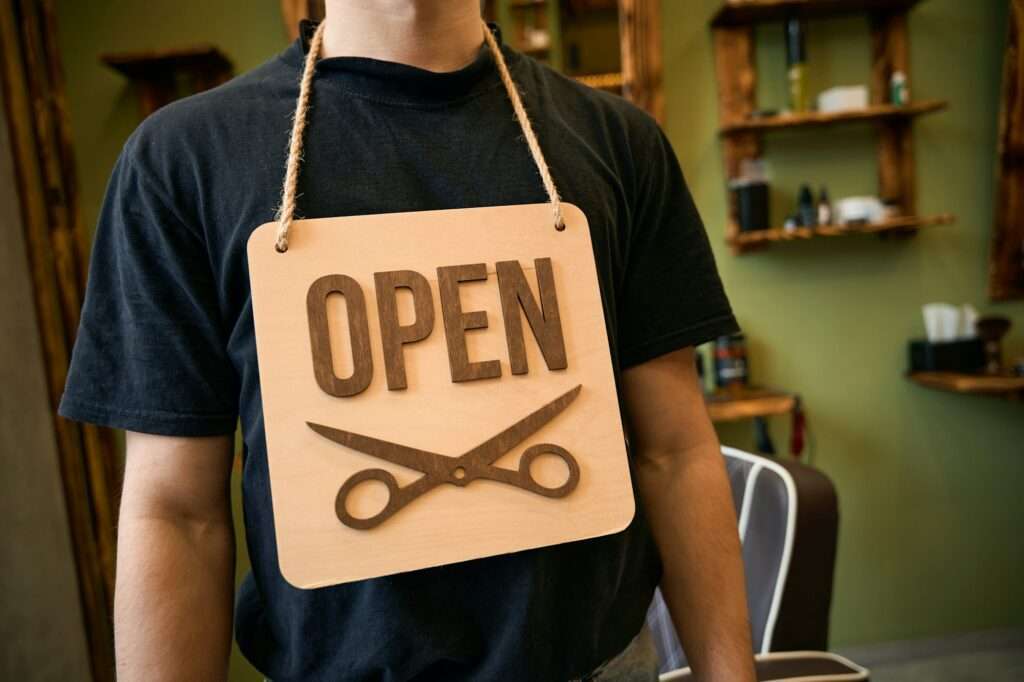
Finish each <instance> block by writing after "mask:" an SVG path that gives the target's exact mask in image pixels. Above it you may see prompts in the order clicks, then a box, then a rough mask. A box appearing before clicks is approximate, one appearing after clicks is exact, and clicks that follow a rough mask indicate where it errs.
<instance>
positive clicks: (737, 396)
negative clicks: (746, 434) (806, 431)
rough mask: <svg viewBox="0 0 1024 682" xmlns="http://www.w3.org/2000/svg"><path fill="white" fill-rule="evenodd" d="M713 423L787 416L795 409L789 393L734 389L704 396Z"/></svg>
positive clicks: (794, 397)
mask: <svg viewBox="0 0 1024 682" xmlns="http://www.w3.org/2000/svg"><path fill="white" fill-rule="evenodd" d="M704 400H705V402H706V403H707V406H708V414H710V415H711V421H713V422H728V421H736V420H739V419H751V418H753V417H769V416H771V415H776V414H788V413H790V412H792V411H793V409H794V408H795V407H796V396H795V395H793V394H791V393H783V392H781V391H773V390H769V389H759V388H734V389H729V390H727V391H716V392H715V393H711V394H709V395H705V396H704Z"/></svg>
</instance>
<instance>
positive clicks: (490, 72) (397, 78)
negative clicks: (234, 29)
mask: <svg viewBox="0 0 1024 682" xmlns="http://www.w3.org/2000/svg"><path fill="white" fill-rule="evenodd" d="M316 26H317V24H316V23H315V22H312V21H308V20H304V21H302V22H301V23H300V24H299V37H298V38H297V39H296V40H295V42H294V43H292V44H291V45H290V46H289V47H288V49H287V50H285V52H284V53H283V54H282V55H281V56H282V58H283V59H284V60H285V61H286V62H287V63H288V64H290V65H292V66H294V67H295V68H296V69H301V68H302V66H303V61H304V59H305V55H306V53H307V52H308V51H309V42H310V39H311V38H312V36H313V32H314V31H315V30H316ZM488 27H489V28H490V29H491V31H492V32H493V33H494V36H495V38H496V39H497V41H498V44H499V45H500V46H501V47H502V52H503V54H504V55H505V60H506V61H507V62H508V63H509V67H510V68H512V67H513V62H514V61H516V55H515V53H514V52H513V51H511V50H509V49H508V48H506V47H505V46H504V45H503V44H502V42H501V31H500V30H499V28H498V26H497V25H496V24H488ZM317 74H318V75H319V76H321V77H326V78H327V79H329V80H330V81H332V82H337V83H338V84H339V85H341V86H342V87H343V88H344V89H346V90H348V91H350V92H353V93H355V94H359V95H363V96H365V97H371V98H378V99H380V100H382V101H388V102H394V103H409V104H417V103H424V104H428V103H429V104H439V103H444V102H451V101H457V100H461V99H464V98H466V97H467V96H471V95H474V94H476V93H478V92H480V91H482V90H485V89H490V87H491V86H493V85H497V84H498V83H500V81H499V78H498V73H497V68H496V67H495V64H494V57H493V55H491V53H490V50H489V49H488V48H487V45H486V44H483V43H481V46H480V49H479V51H478V52H477V56H476V58H475V59H474V60H473V61H472V62H470V63H469V64H467V65H466V66H464V67H462V68H461V69H458V70H456V71H447V72H443V73H439V72H435V71H428V70H426V69H421V68H419V67H415V66H410V65H408V64H399V63H396V62H389V61H383V60H380V59H372V58H369V57H329V58H327V59H321V60H319V61H318V62H317Z"/></svg>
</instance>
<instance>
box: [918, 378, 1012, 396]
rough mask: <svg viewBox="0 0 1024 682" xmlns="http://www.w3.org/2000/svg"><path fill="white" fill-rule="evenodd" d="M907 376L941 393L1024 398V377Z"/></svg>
mask: <svg viewBox="0 0 1024 682" xmlns="http://www.w3.org/2000/svg"><path fill="white" fill-rule="evenodd" d="M907 376H908V377H909V378H910V380H911V381H913V382H914V383H917V384H920V385H921V386H927V387H928V388H934V389H936V390H939V391H951V392H953V393H974V394H977V395H996V396H1003V397H1005V398H1011V399H1020V398H1024V377H1016V376H989V375H986V374H961V373H959V372H912V373H910V374H908V375H907Z"/></svg>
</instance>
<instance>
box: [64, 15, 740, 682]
mask: <svg viewBox="0 0 1024 682" xmlns="http://www.w3.org/2000/svg"><path fill="white" fill-rule="evenodd" d="M325 21H326V26H325V33H324V44H323V50H322V59H321V61H320V62H319V63H318V65H317V69H316V75H315V81H314V82H315V85H314V89H313V95H312V100H311V107H310V110H309V121H308V123H307V130H306V133H305V135H306V138H305V139H306V142H305V152H304V166H303V174H302V176H301V179H300V181H299V188H298V193H299V197H300V200H299V201H300V205H299V210H300V211H301V213H302V215H303V216H304V217H319V216H340V215H355V214H371V213H392V212H398V211H413V210H429V209H440V208H457V207H469V206H486V205H499V204H519V203H535V202H538V201H544V200H545V195H544V192H543V188H542V186H541V184H540V182H539V179H538V177H537V172H536V169H535V167H534V165H533V161H532V159H531V157H530V155H529V153H528V151H527V149H526V146H525V145H524V144H523V141H522V137H521V132H520V129H519V126H518V124H517V122H516V120H515V119H514V117H513V116H512V112H511V109H510V105H509V102H508V99H507V97H506V94H505V91H504V89H503V88H502V85H501V82H500V80H499V78H498V74H497V72H496V68H495V62H494V60H493V58H492V57H491V55H490V54H489V53H488V52H487V49H486V48H485V47H484V46H483V39H482V28H481V23H480V11H479V2H478V0H333V1H332V0H328V1H327V15H326V20H325ZM309 28H310V27H308V26H307V27H305V31H304V33H305V36H304V38H303V39H300V40H299V41H298V42H297V43H296V44H294V45H292V46H291V47H290V48H289V49H288V50H286V51H285V52H284V53H282V54H281V55H279V56H278V57H277V58H275V59H273V60H271V61H270V62H268V63H267V64H265V65H263V66H261V67H259V68H258V69H256V70H255V71H253V72H251V73H249V74H247V75H245V76H242V77H240V78H237V79H235V80H234V81H232V82H231V83H229V84H227V85H225V86H222V87H220V88H218V89H216V90H213V91H210V92H208V93H204V94H201V95H198V96H196V97H192V98H188V99H186V100H183V101H181V102H178V103H175V104H172V105H170V106H167V107H165V108H164V109H162V110H160V111H159V112H157V113H156V114H155V115H154V116H152V117H150V118H149V119H148V120H147V121H146V122H145V123H143V124H142V126H140V128H139V130H138V131H136V132H135V134H133V136H132V137H131V139H130V140H129V141H128V143H127V144H126V145H125V149H124V152H123V153H122V155H121V158H120V159H119V161H118V164H117V167H116V168H115V170H114V174H113V177H112V179H111V183H110V187H109V189H108V193H107V199H106V202H105V204H104V207H103V212H102V216H101V219H100V225H99V229H98V233H97V237H96V243H95V247H94V251H93V263H92V269H91V274H90V282H89V289H88V295H87V299H86V305H85V308H84V310H83V316H82V325H81V330H80V334H79V340H78V344H77V346H76V348H75V354H74V359H73V362H72V367H71V373H70V376H69V379H68V386H67V390H66V392H65V396H64V399H63V402H62V405H61V412H62V414H64V415H65V416H68V417H70V418H73V419H81V420H87V421H93V422H96V423H101V424H106V425H109V426H113V427H117V428H122V429H125V430H126V431H127V432H128V435H127V462H126V471H125V484H124V493H123V497H122V505H121V515H120V526H119V534H118V567H117V568H118V571H117V573H118V575H117V588H116V596H115V634H116V645H117V664H118V672H119V679H121V680H126V681H132V680H215V679H223V677H224V674H225V662H226V659H227V656H228V651H229V648H230V637H231V625H232V608H231V607H232V578H233V568H234V544H233V543H234V541H233V530H232V529H233V527H232V521H231V514H230V508H229V494H228V481H229V478H230V470H231V463H232V434H233V432H234V429H235V425H236V421H237V419H238V418H239V417H240V418H241V424H242V431H243V434H244V438H245V459H244V473H243V476H244V479H243V481H244V504H245V523H246V529H247V539H248V546H249V553H250V556H251V559H252V563H253V571H252V574H251V575H250V576H248V578H247V579H246V581H245V584H244V585H243V586H242V588H241V591H240V593H239V595H238V599H237V604H236V607H235V627H236V633H237V639H238V642H239V645H240V647H241V648H242V651H243V652H244V653H245V655H246V656H247V657H248V658H249V660H250V661H252V662H253V664H254V665H255V666H256V667H257V668H258V669H259V670H260V671H261V672H263V673H264V674H265V675H267V676H268V677H269V678H271V679H273V680H277V681H278V682H280V681H283V680H371V679H372V680H407V679H417V680H487V681H489V680H568V679H580V678H584V679H600V680H613V679H620V680H623V679H654V678H653V677H652V675H653V674H654V673H653V671H652V666H654V665H656V664H655V663H654V662H653V661H652V658H651V648H650V638H649V636H647V637H645V636H643V633H642V627H643V621H644V614H645V611H646V607H647V605H648V603H649V601H650V599H651V595H652V592H653V590H654V588H655V586H656V585H657V584H658V582H659V580H660V582H661V585H662V588H663V591H664V594H665V597H666V600H667V602H668V604H669V607H670V609H671V612H672V615H673V619H674V622H675V624H676V626H677V629H678V630H679V633H680V635H681V637H682V641H683V644H684V646H685V648H686V651H687V653H688V655H689V657H690V661H691V663H692V665H693V668H694V670H695V671H696V673H697V675H698V678H699V679H701V680H715V681H720V682H725V681H728V682H737V681H739V682H742V681H744V680H752V679H753V673H752V657H751V646H750V635H749V626H748V624H747V616H746V603H745V597H744V583H743V575H742V565H741V562H740V558H739V556H740V555H739V542H738V538H737V534H736V528H735V518H734V514H733V511H732V506H731V499H730V495H729V489H728V483H727V480H726V477H725V473H724V468H723V465H722V460H721V456H720V454H719V449H718V441H717V439H716V436H715V433H714V431H713V430H712V428H711V425H710V423H709V420H708V416H707V413H706V411H705V409H704V406H703V401H702V396H701V392H700V390H699V387H698V383H697V380H696V377H695V371H694V357H693V348H692V347H693V346H694V345H696V344H698V343H701V342H703V341H705V340H707V339H709V338H713V337H715V336H717V335H720V334H725V333H730V332H732V331H734V330H735V329H736V324H735V321H734V319H733V316H732V313H731V311H730V309H729V305H728V302H727V300H726V298H725V295H724V293H723V291H722V287H721V283H720V281H719V279H718V275H717V272H716V270H715V266H714V262H713V259H712V257H711V254H710V249H709V247H708V243H707V237H706V235H705V233H704V230H703V227H702V225H701V222H700V219H699V217H698V215H697V213H696V210H695V208H694V206H693V202H692V200H691V198H690V195H689V193H688V191H687V190H686V187H685V184H684V181H683V179H682V175H681V173H680V171H679V168H678V165H677V163H676V161H675V158H674V156H673V154H672V152H671V149H670V147H669V145H668V142H667V141H666V139H665V138H664V136H663V135H662V133H661V131H660V130H658V128H657V126H656V124H655V123H654V122H653V121H652V120H651V119H650V118H649V117H647V116H646V115H645V114H643V113H642V112H640V111H638V110H637V109H636V108H634V107H632V106H630V105H629V104H627V103H626V102H625V101H623V100H621V99H619V98H616V97H612V96H610V95H606V94H603V93H600V92H597V91H593V90H589V89H587V88H585V87H583V86H580V85H577V84H575V83H573V82H571V81H569V80H568V79H565V78H563V77H561V76H559V75H558V74H556V73H554V72H552V71H550V70H549V69H547V68H546V67H543V66H541V65H540V64H538V63H536V62H534V61H532V60H530V59H527V58H526V57H523V56H522V55H518V54H516V53H514V52H512V51H511V50H508V49H507V48H505V50H504V53H505V55H506V60H507V61H508V63H509V68H510V70H511V74H512V77H513V79H514V80H515V82H516V84H517V86H518V87H519V89H520V90H521V91H522V93H523V98H524V101H525V104H526V108H527V109H528V110H529V112H530V117H531V119H532V121H533V125H534V128H535V130H536V131H537V136H538V138H539V140H540V144H541V145H542V147H543V149H544V154H545V157H546V159H547V161H548V163H549V165H550V167H551V170H552V173H553V175H554V179H555V181H556V183H557V184H558V187H559V189H560V190H561V192H562V195H563V196H564V198H565V199H566V200H567V201H571V202H573V203H575V204H576V205H578V206H580V207H581V208H582V209H583V211H584V213H585V214H586V215H587V217H588V220H589V223H590V227H591V232H592V239H593V243H594V251H595V257H596V259H597V268H598V273H599V278H600V280H601V287H602V295H603V299H604V303H605V311H606V317H607V322H608V327H609V337H610V340H611V346H612V348H611V350H612V358H613V362H614V363H615V366H616V369H617V370H618V372H619V386H620V397H621V399H622V404H623V406H624V411H625V417H626V423H627V426H628V430H629V433H630V441H631V460H632V461H631V464H632V468H633V477H634V480H635V483H636V492H637V499H638V503H639V508H638V510H637V513H636V516H635V518H634V520H633V522H632V523H631V525H630V526H629V527H628V528H627V529H626V530H625V531H623V532H621V533H617V534H614V535H611V536H607V537H602V538H597V539H593V540H588V541H583V542H574V543H568V544H564V545H559V546H555V547H548V548H544V549H538V550H532V551H527V552H519V553H515V554H511V555H505V556H499V557H494V558H488V559H482V560H476V561H468V562H463V563H460V564H454V565H450V566H442V567H439V568H434V569H428V570H423V571H414V572H410V573H405V574H400V575H395V576H389V577H384V578H379V579H375V580H368V581H363V582H359V583H353V584H346V585H340V586H335V587H328V588H321V589H316V590H300V589H296V588H295V587H293V586H291V585H289V584H288V583H287V582H286V581H285V580H284V579H283V578H282V576H281V573H280V570H279V568H278V562H277V555H276V547H275V544H274V527H273V517H272V515H271V505H270V490H269V481H268V473H267V458H266V444H265V438H264V431H263V415H262V409H261V399H260V387H259V379H258V373H257V361H256V348H255V339H254V333H253V318H252V309H251V302H250V294H249V281H248V272H247V265H246V256H245V245H246V240H247V238H248V236H249V234H250V233H251V231H252V230H253V229H254V228H255V227H256V226H258V225H260V224H262V223H264V222H267V221H268V220H270V219H271V218H272V216H273V215H274V211H275V208H276V206H275V198H276V196H277V194H278V188H279V187H280V183H281V173H282V169H283V167H284V159H285V157H284V152H285V147H286V143H287V131H288V128H289V122H290V117H291V114H292V112H293V111H294V106H295V100H296V96H297V94H298V83H299V77H300V74H301V70H302V62H303V58H304V54H303V53H304V50H305V49H307V47H308V44H307V40H308V35H309ZM659 555H660V556H659ZM595 676H596V677H595Z"/></svg>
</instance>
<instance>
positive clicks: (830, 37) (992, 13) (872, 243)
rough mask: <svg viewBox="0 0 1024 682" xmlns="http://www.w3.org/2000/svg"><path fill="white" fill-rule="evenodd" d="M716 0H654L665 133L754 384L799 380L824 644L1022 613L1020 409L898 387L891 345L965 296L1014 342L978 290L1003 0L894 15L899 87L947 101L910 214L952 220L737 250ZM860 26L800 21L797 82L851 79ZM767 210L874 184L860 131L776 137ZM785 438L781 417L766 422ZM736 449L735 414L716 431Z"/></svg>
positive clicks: (1020, 311)
mask: <svg viewBox="0 0 1024 682" xmlns="http://www.w3.org/2000/svg"><path fill="white" fill-rule="evenodd" d="M719 4H720V3H719V0H686V1H685V2H683V1H677V0H663V2H662V6H663V17H664V22H663V26H662V31H663V36H664V47H665V80H666V83H665V87H666V99H667V108H668V121H667V124H666V128H667V131H668V134H669V137H670V138H671V139H672V142H673V144H674V145H675V149H676V152H677V154H678V155H679V158H680V161H681V163H682V165H683V168H684V171H685V173H686V175H687V178H688V181H689V184H690V187H691V189H692V191H693V194H694V196H695V198H696V202H697V205H698V206H699V207H700V209H701V211H702V213H703V216H704V219H705V221H706V223H707V228H708V232H709V233H710V236H711V241H712V243H713V244H714V245H715V250H716V256H717V258H718V264H719V268H720V270H721V273H722V276H723V278H724V280H725V283H726V288H727V290H728V291H729V293H730V295H731V298H732V301H733V304H734V306H735V309H736V313H737V315H738V317H739V319H740V323H741V324H742V325H743V327H744V329H745V331H746V333H747V335H748V338H749V339H750V359H751V365H752V374H753V377H754V379H755V380H756V381H757V382H759V383H762V384H766V385H772V386H778V387H784V388H787V389H790V390H794V391H797V392H799V393H800V394H801V395H802V396H803V398H804V401H805V404H806V409H807V414H808V424H809V428H810V442H811V445H812V457H813V462H814V463H815V464H816V465H817V466H819V467H821V468H822V469H823V470H824V471H825V472H827V473H828V474H829V475H830V476H831V477H832V478H833V479H834V480H835V483H836V486H837V488H838V491H839V495H840V505H841V513H842V522H841V529H840V547H839V559H838V568H837V575H836V583H835V600H834V602H833V618H832V623H833V642H834V643H835V644H837V645H844V644H851V643H860V642H871V641H878V640H888V639H897V638H910V637H917V636H929V635H940V634H943V633H949V632H955V631H962V630H973V629H981V628H992V627H1000V626H1010V625H1015V626H1020V625H1024V588H1022V587H1021V585H1020V581H1019V579H1017V575H1016V574H1017V572H1018V571H1019V570H1020V568H1021V567H1022V566H1024V543H1022V542H1020V529H1019V522H1020V519H1021V514H1020V510H1019V507H1018V505H1019V497H1020V486H1021V484H1024V409H1022V407H1021V404H1020V403H1016V404H1013V403H1009V402H1002V401H999V400H996V399H990V398H980V397H970V396H962V395H956V394H948V393H940V392H935V391H930V390H927V389H924V388H921V387H918V386H916V385H913V384H911V383H910V382H908V381H907V380H906V379H904V377H903V376H902V373H903V372H904V370H905V362H906V361H905V347H906V341H907V339H909V338H911V337H916V336H921V335H923V325H922V323H921V322H920V306H921V304H923V303H926V302H930V301H950V302H955V303H960V302H970V303H973V304H974V305H975V306H977V307H978V308H979V309H980V310H982V311H983V312H993V313H999V314H1003V315H1007V316H1009V317H1010V318H1011V319H1013V321H1014V325H1015V327H1016V328H1015V330H1014V331H1013V332H1011V334H1012V339H1010V343H1009V344H1008V348H1007V353H1006V355H1007V357H1017V356H1020V355H1024V303H1013V304H1000V305H994V304H991V303H989V302H988V300H987V297H986V294H985V284H986V277H987V272H988V270H987V268H988V263H987V259H988V248H989V240H990V237H991V233H992V227H991V226H992V212H993V192H994V189H993V187H994V185H993V175H994V160H995V138H996V120H997V110H998V104H997V103H998V100H999V86H1000V84H999V80H1000V68H1001V58H1002V50H1003V45H1004V44H1005V26H1006V3H1005V2H1001V1H997V0H985V1H984V2H962V1H961V0H929V1H928V2H924V3H922V4H921V5H920V6H919V7H918V8H917V9H916V10H914V12H913V13H912V14H911V19H910V33H911V40H910V43H911V67H912V69H911V77H910V87H911V90H912V93H913V95H914V96H917V97H920V98H933V97H934V98H945V99H948V100H949V101H950V110H949V111H948V112H946V113H941V114H936V115H932V116H928V117H924V118H922V119H920V121H919V123H918V125H917V128H916V134H915V139H916V145H917V146H916V152H917V170H918V197H919V198H918V203H919V210H920V211H921V212H923V213H925V214H929V213H938V212H943V211H950V212H953V213H955V214H956V215H957V222H956V223H955V224H954V225H951V226H943V227H934V228H929V229H927V230H922V231H921V232H920V233H919V234H918V235H917V237H915V238H914V239H910V240H906V241H881V240H879V239H877V238H875V237H866V236H865V237H850V238H844V239H835V240H818V241H815V242H803V243H790V244H783V245H779V246H777V247H774V248H772V249H771V250H770V251H766V252H763V253H756V254H752V255H746V256H743V257H736V256H733V255H731V254H730V253H729V251H728V249H727V248H726V247H725V245H724V243H723V240H724V223H725V217H726V204H725V201H726V195H725V191H724V189H723V172H722V163H721V150H720V145H719V142H718V139H717V137H716V128H717V121H718V111H717V102H716V88H715V80H714V69H713V59H712V49H711V37H710V31H709V29H708V19H709V18H710V16H711V15H712V14H713V13H714V10H715V9H716V8H717V7H718V5H719ZM781 33H782V28H781V25H778V24H775V25H767V26H765V27H763V28H762V29H761V30H760V31H759V33H758V50H757V57H758V66H759V68H760V70H761V71H760V79H761V83H760V87H759V96H760V98H761V102H760V104H761V106H765V107H768V106H781V105H783V104H784V92H785V90H784V80H785V65H784V61H783V42H782V37H781ZM869 46H870V42H869V40H868V32H867V26H866V22H865V21H864V20H863V19H861V18H844V19H837V20H831V21H827V22H820V23H814V24H811V25H810V27H809V38H808V53H809V60H810V69H811V85H812V88H813V91H815V92H817V90H819V89H822V88H825V87H829V86H830V85H833V84H851V83H866V82H868V78H869V73H870V72H869V64H870V61H869ZM765 150H766V155H767V158H768V159H769V160H770V161H772V162H773V168H774V171H775V187H776V189H775V191H774V193H773V196H772V200H773V202H774V203H775V204H776V205H777V206H778V205H779V204H781V203H785V204H786V205H785V206H780V207H779V210H776V211H773V212H774V213H776V217H777V219H778V217H779V216H781V215H783V214H784V212H786V211H791V210H792V206H793V203H794V201H795V194H796V190H797V188H798V186H799V184H800V183H801V182H804V181H807V182H811V183H813V185H814V186H815V187H817V186H818V185H819V184H821V183H825V184H827V186H828V188H829V190H830V192H831V195H832V197H833V198H835V197H841V196H848V195H852V194H856V193H865V192H866V193H874V192H876V191H877V185H876V179H875V178H876V175H875V172H876V171H875V146H874V134H873V132H872V130H871V128H870V127H868V126H866V125H865V126H855V127H852V128H849V129H846V128H843V129H829V130H820V131H802V132H790V133H777V134H775V135H772V136H770V137H769V138H768V141H767V144H766V146H765ZM772 429H773V435H774V436H775V439H776V445H777V446H779V447H780V448H781V447H785V445H786V442H787V437H788V425H787V424H786V420H783V419H779V420H775V421H774V422H773V423H772ZM721 435H722V438H723V440H724V441H725V442H727V443H734V444H737V445H741V446H743V445H748V446H749V445H750V443H751V441H752V438H751V435H750V432H749V428H748V427H745V426H730V427H728V428H725V429H723V430H722V431H721Z"/></svg>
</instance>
